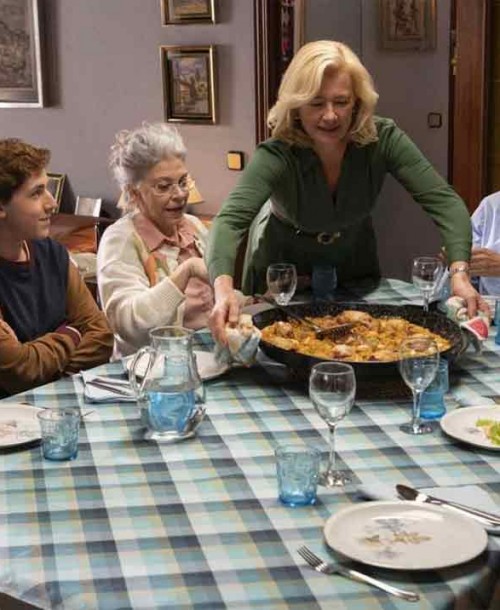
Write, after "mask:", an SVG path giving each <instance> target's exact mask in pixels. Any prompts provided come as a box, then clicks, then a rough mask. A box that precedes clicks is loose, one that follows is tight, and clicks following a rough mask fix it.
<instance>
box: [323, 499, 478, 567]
mask: <svg viewBox="0 0 500 610" xmlns="http://www.w3.org/2000/svg"><path fill="white" fill-rule="evenodd" d="M324 535H325V539H326V542H327V544H328V545H329V546H330V547H331V548H332V549H333V550H334V551H337V552H338V553H341V554H342V555H345V556H346V557H349V558H350V559H355V560H356V561H361V562H362V563H366V564H368V565H372V566H377V567H380V568H391V569H395V570H437V569H440V568H446V567H448V566H453V565H457V564H459V563H464V562H466V561H469V560H470V559H472V558H474V557H476V556H477V555H479V554H480V553H482V552H483V551H484V549H485V548H486V545H487V543H488V537H487V535H486V532H485V531H484V529H483V528H482V527H481V526H480V525H479V524H478V523H476V522H475V521H473V520H472V519H469V518H468V517H463V516H462V515H458V514H454V513H452V512H451V511H448V510H446V509H443V508H439V507H437V506H422V505H418V504H415V503H414V502H367V503H366V504H357V505H355V506H350V507H348V508H344V509H343V510H341V511H339V512H338V513H336V514H335V515H332V516H331V517H330V518H329V519H328V521H327V522H326V523H325V527H324Z"/></svg>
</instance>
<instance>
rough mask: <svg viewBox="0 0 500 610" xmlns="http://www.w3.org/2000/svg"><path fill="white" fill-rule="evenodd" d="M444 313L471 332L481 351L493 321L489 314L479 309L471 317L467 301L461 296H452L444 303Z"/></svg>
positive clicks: (476, 346)
mask: <svg viewBox="0 0 500 610" xmlns="http://www.w3.org/2000/svg"><path fill="white" fill-rule="evenodd" d="M444 313H445V314H446V315H447V316H448V318H450V320H453V322H456V323H457V324H458V325H459V326H460V328H463V329H464V330H466V331H467V332H468V333H469V334H470V336H471V338H472V341H473V344H474V347H475V348H476V350H478V351H480V350H481V347H482V343H483V341H484V340H485V339H487V338H488V332H489V328H490V323H491V320H490V318H489V316H488V315H487V314H486V313H484V312H483V311H479V312H478V314H477V316H474V317H473V318H469V316H468V315H467V302H466V301H465V299H462V298H461V297H450V298H449V299H448V300H447V301H446V302H445V304H444Z"/></svg>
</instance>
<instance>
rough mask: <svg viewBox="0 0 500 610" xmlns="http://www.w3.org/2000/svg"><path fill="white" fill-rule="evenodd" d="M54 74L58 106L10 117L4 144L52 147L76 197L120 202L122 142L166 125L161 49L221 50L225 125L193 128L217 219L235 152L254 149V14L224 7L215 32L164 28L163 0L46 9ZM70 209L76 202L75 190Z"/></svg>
mask: <svg viewBox="0 0 500 610" xmlns="http://www.w3.org/2000/svg"><path fill="white" fill-rule="evenodd" d="M44 4H45V5H46V9H47V10H46V28H45V30H46V40H47V47H48V53H47V58H46V65H47V68H49V69H50V72H51V74H50V75H47V82H48V84H49V93H50V94H51V97H52V99H53V104H52V105H51V106H50V107H48V108H43V109H0V134H1V136H0V137H11V136H17V137H21V138H24V139H26V140H28V141H30V142H33V143H36V144H39V145H44V146H48V147H49V148H50V149H51V150H52V153H53V156H52V162H51V167H50V169H51V170H52V171H54V172H58V173H64V174H67V179H68V181H69V186H70V187H71V189H72V190H73V193H74V194H78V195H86V196H91V197H104V198H105V199H106V200H108V201H114V200H115V199H116V198H117V197H118V192H117V189H116V187H115V185H114V184H113V182H112V180H111V178H110V176H109V172H108V169H107V155H108V150H109V146H110V144H111V142H112V139H113V136H114V134H115V133H116V132H117V131H118V130H120V129H124V128H130V127H134V126H136V125H138V124H140V123H141V121H143V120H148V121H160V120H162V119H163V101H162V81H161V70H160V61H159V51H158V47H159V45H161V44H164V45H168V44H170V45H176V44H183V45H193V44H196V45H208V44H214V45H216V46H217V52H218V68H219V69H218V77H219V87H218V98H219V99H218V101H219V117H220V118H219V123H218V124H217V125H184V124H180V125H179V129H180V131H181V133H182V135H183V136H184V138H185V140H186V143H187V145H188V151H189V155H188V165H189V168H190V169H191V171H192V174H193V176H194V177H195V179H196V183H197V185H198V187H199V190H200V191H201V192H202V194H203V196H204V197H205V199H206V202H207V203H206V204H203V205H202V206H199V207H200V210H201V211H204V212H210V211H216V210H217V209H218V207H219V205H220V202H221V201H222V199H223V198H224V196H225V195H226V194H227V193H228V192H229V191H230V190H231V188H232V187H233V186H234V184H235V181H236V180H237V178H238V176H239V173H237V172H233V171H230V170H228V169H226V161H225V154H226V151H228V150H234V149H236V150H242V151H244V152H245V153H247V154H249V153H251V152H252V150H253V147H254V103H253V100H254V82H253V6H252V1H251V0H219V1H218V2H217V5H218V7H219V11H218V12H219V17H218V23H217V24H215V25H184V26H169V27H162V26H161V16H160V2H159V0H45V3H44ZM65 194H66V201H65V202H64V203H65V205H66V206H69V205H71V204H72V203H73V202H72V199H71V198H70V197H68V194H69V192H68V191H66V193H65Z"/></svg>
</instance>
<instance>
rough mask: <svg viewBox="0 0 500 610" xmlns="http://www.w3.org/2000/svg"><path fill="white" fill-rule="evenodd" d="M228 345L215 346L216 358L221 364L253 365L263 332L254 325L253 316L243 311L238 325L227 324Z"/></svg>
mask: <svg viewBox="0 0 500 610" xmlns="http://www.w3.org/2000/svg"><path fill="white" fill-rule="evenodd" d="M226 333H227V339H228V345H227V346H225V345H219V344H216V346H215V359H216V361H217V362H218V363H219V364H220V365H232V364H235V363H238V364H242V365H244V366H251V365H252V364H253V363H254V361H255V357H256V355H257V348H258V347H259V341H260V335H261V332H260V330H259V329H258V328H256V327H255V326H254V325H253V322H252V316H251V315H250V314H246V313H242V314H241V315H240V318H239V320H238V325H237V326H236V327H234V328H233V327H231V326H226Z"/></svg>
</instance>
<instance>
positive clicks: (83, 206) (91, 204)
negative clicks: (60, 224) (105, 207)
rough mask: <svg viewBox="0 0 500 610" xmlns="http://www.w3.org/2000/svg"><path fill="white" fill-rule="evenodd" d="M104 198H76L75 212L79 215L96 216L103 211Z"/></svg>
mask: <svg viewBox="0 0 500 610" xmlns="http://www.w3.org/2000/svg"><path fill="white" fill-rule="evenodd" d="M101 205H102V199H101V198H100V197H99V198H93V197H80V196H78V197H77V198H76V205H75V214H76V215H77V216H96V217H98V216H99V214H100V213H101Z"/></svg>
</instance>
